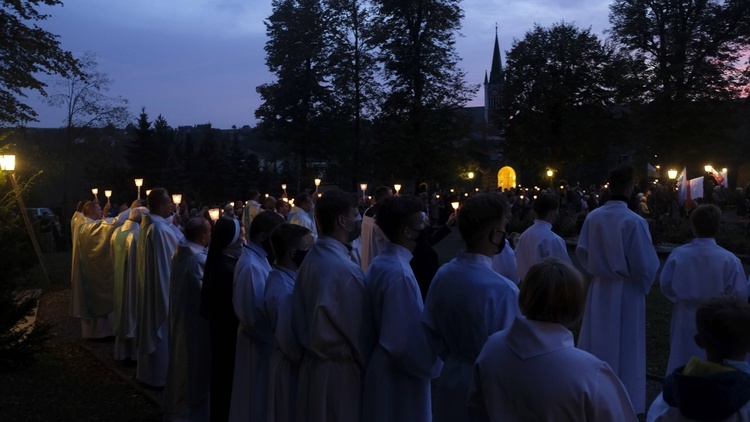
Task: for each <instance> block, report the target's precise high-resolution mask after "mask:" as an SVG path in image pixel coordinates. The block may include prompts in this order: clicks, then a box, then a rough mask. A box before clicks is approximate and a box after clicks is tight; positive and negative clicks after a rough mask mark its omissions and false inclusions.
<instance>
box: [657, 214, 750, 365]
mask: <svg viewBox="0 0 750 422" xmlns="http://www.w3.org/2000/svg"><path fill="white" fill-rule="evenodd" d="M721 214H722V213H721V210H720V209H719V208H718V207H717V206H716V205H712V204H706V205H701V206H699V207H698V208H696V209H695V211H693V212H692V213H691V214H690V227H691V230H692V232H693V236H694V237H695V238H694V239H693V240H692V241H691V242H690V243H688V244H687V245H683V246H680V247H678V248H675V249H674V250H673V251H672V253H671V254H670V255H669V258H667V262H666V263H664V268H662V270H661V276H660V277H659V284H660V286H661V291H662V293H664V296H665V297H666V298H667V299H669V300H671V301H672V302H674V307H673V308H672V323H671V325H670V330H669V340H670V341H669V362H668V363H667V374H666V375H669V374H671V373H672V371H674V370H675V369H677V367H679V366H682V365H685V364H687V362H688V360H690V358H691V357H693V356H697V357H699V358H701V359H705V358H706V353H705V351H704V350H703V349H701V348H700V347H698V345H697V344H695V341H694V337H695V311H696V309H698V305H699V304H700V303H701V302H703V301H704V300H706V299H709V298H711V297H714V296H720V295H733V296H737V297H740V298H742V299H747V295H748V286H747V279H746V278H745V270H744V269H743V268H742V263H741V262H740V260H739V258H737V257H736V256H735V255H734V254H733V253H731V252H729V251H728V250H726V249H724V248H722V247H721V246H719V245H717V244H716V240H715V239H714V236H716V233H717V232H718V231H719V226H720V225H721Z"/></svg>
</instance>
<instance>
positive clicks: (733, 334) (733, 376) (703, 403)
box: [646, 296, 750, 422]
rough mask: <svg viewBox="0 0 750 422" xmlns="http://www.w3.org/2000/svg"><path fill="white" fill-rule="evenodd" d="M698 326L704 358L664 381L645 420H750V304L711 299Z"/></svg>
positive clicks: (698, 314) (697, 339) (700, 309)
mask: <svg viewBox="0 0 750 422" xmlns="http://www.w3.org/2000/svg"><path fill="white" fill-rule="evenodd" d="M695 325H696V329H697V334H696V335H695V342H696V343H697V344H698V346H699V347H700V348H702V349H705V350H706V353H705V356H706V359H705V360H703V359H701V358H698V357H695V356H694V357H692V358H690V361H689V362H688V363H687V365H685V366H682V367H679V368H677V369H675V370H674V372H672V373H671V374H670V375H669V376H667V378H666V379H664V391H662V393H661V394H660V395H659V396H658V397H656V400H654V402H653V404H652V405H651V408H650V409H649V410H648V418H647V419H646V420H648V421H667V420H669V421H686V422H687V421H696V420H698V421H708V420H712V421H718V420H722V421H730V420H731V421H747V420H750V366H749V365H748V364H747V353H748V350H750V305H748V303H747V301H746V300H743V299H740V298H737V297H732V296H719V297H715V298H711V299H709V300H707V301H706V302H704V303H703V304H701V305H700V306H699V307H698V310H697V311H696V313H695Z"/></svg>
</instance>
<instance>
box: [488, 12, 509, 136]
mask: <svg viewBox="0 0 750 422" xmlns="http://www.w3.org/2000/svg"><path fill="white" fill-rule="evenodd" d="M504 84H505V76H504V75H503V63H502V59H501V57H500V42H499V41H498V36H497V23H495V47H494V49H493V51H492V67H491V68H490V74H489V79H488V78H487V72H486V71H485V73H484V119H485V123H487V124H490V122H492V121H493V120H495V119H496V116H497V115H498V114H499V113H500V110H501V108H502V101H503V85H504Z"/></svg>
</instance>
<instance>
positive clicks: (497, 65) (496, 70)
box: [490, 24, 504, 84]
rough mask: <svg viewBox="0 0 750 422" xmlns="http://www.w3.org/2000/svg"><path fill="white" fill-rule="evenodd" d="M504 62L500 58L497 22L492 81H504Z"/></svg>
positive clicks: (500, 82)
mask: <svg viewBox="0 0 750 422" xmlns="http://www.w3.org/2000/svg"><path fill="white" fill-rule="evenodd" d="M503 79H504V78H503V62H502V59H501V58H500V43H499V42H498V40H497V24H495V49H494V51H493V52H492V68H491V69H490V83H491V84H502V83H503Z"/></svg>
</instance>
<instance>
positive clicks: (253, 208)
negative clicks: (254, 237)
mask: <svg viewBox="0 0 750 422" xmlns="http://www.w3.org/2000/svg"><path fill="white" fill-rule="evenodd" d="M258 198H260V193H259V192H258V190H257V189H251V190H250V200H248V201H247V203H246V204H245V208H243V209H242V227H244V228H245V237H246V238H248V239H249V238H250V223H252V222H253V218H255V216H256V215H258V214H259V213H260V212H261V211H262V210H261V208H260V203H259V202H258Z"/></svg>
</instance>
